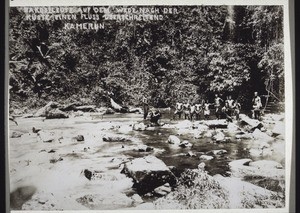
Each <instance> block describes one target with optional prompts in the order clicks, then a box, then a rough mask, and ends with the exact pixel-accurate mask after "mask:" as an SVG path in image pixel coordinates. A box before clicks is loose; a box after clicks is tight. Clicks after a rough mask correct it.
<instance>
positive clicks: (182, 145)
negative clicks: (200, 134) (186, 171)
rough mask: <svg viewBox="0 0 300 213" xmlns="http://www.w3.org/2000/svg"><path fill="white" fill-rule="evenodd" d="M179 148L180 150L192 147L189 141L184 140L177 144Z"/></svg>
mask: <svg viewBox="0 0 300 213" xmlns="http://www.w3.org/2000/svg"><path fill="white" fill-rule="evenodd" d="M179 146H180V147H182V148H185V147H192V146H193V144H191V143H190V142H189V141H187V140H184V141H181V142H180V144H179Z"/></svg>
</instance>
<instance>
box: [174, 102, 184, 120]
mask: <svg viewBox="0 0 300 213" xmlns="http://www.w3.org/2000/svg"><path fill="white" fill-rule="evenodd" d="M182 112H183V103H180V102H177V103H176V109H175V112H174V116H173V119H174V118H175V116H176V115H178V118H179V119H180V118H181V114H182Z"/></svg>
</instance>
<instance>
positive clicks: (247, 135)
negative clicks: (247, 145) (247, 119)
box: [235, 132, 253, 139]
mask: <svg viewBox="0 0 300 213" xmlns="http://www.w3.org/2000/svg"><path fill="white" fill-rule="evenodd" d="M235 138H236V139H253V136H252V134H250V133H244V132H242V133H239V134H237V135H235Z"/></svg>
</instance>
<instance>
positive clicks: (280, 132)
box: [272, 121, 285, 137]
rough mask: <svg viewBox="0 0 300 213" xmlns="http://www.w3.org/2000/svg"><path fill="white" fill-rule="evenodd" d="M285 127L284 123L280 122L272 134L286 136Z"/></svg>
mask: <svg viewBox="0 0 300 213" xmlns="http://www.w3.org/2000/svg"><path fill="white" fill-rule="evenodd" d="M284 130H285V125H284V122H282V121H278V122H276V124H275V125H274V127H273V130H272V134H273V136H275V137H276V136H278V135H284Z"/></svg>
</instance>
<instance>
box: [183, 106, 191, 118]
mask: <svg viewBox="0 0 300 213" xmlns="http://www.w3.org/2000/svg"><path fill="white" fill-rule="evenodd" d="M190 107H191V105H190V103H186V104H183V114H184V119H190V115H191V112H190Z"/></svg>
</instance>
